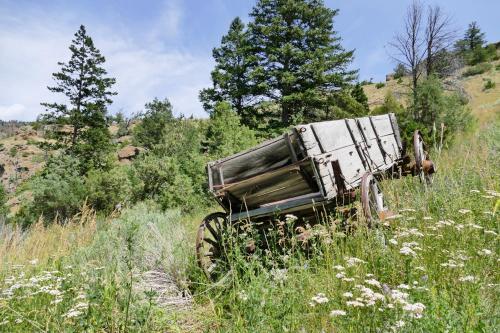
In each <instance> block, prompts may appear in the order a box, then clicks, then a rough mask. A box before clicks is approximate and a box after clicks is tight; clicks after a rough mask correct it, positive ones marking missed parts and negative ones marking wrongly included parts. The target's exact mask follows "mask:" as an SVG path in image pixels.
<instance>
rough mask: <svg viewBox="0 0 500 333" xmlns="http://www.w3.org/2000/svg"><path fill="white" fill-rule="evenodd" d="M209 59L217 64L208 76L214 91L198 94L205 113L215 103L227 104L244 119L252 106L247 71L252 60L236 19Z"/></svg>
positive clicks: (246, 40) (245, 33) (238, 20)
mask: <svg viewBox="0 0 500 333" xmlns="http://www.w3.org/2000/svg"><path fill="white" fill-rule="evenodd" d="M212 55H213V57H214V60H215V63H216V64H215V68H214V70H213V71H212V73H211V77H212V82H213V87H211V88H206V89H203V90H202V91H201V92H200V100H201V102H202V103H203V106H204V108H205V110H207V111H208V112H212V111H213V110H214V108H215V105H216V104H217V103H219V102H222V101H226V102H228V103H230V104H231V107H232V108H233V109H234V110H235V111H236V112H237V113H238V115H240V116H243V115H244V113H245V111H246V110H247V109H248V107H249V106H250V105H251V94H250V86H251V84H250V81H251V79H250V77H249V67H250V64H251V63H252V60H253V59H254V58H255V57H253V56H252V54H251V49H250V45H249V42H248V33H247V31H246V30H245V24H244V23H243V22H242V21H241V19H240V18H239V17H236V18H235V19H234V20H233V21H232V22H231V25H230V27H229V31H228V33H227V35H225V36H223V37H222V42H221V46H220V47H218V48H214V50H213V52H212Z"/></svg>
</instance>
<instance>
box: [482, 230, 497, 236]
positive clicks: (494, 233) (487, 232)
mask: <svg viewBox="0 0 500 333" xmlns="http://www.w3.org/2000/svg"><path fill="white" fill-rule="evenodd" d="M484 233H485V234H488V235H493V236H496V235H497V233H496V232H494V231H493V230H485V231H484Z"/></svg>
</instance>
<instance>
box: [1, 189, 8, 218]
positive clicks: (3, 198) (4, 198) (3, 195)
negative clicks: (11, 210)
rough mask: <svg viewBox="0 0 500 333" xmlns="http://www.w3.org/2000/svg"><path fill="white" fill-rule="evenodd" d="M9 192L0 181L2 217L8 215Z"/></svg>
mask: <svg viewBox="0 0 500 333" xmlns="http://www.w3.org/2000/svg"><path fill="white" fill-rule="evenodd" d="M6 203H7V193H6V192H5V189H4V187H3V184H2V183H1V182H0V219H1V218H2V217H3V216H5V215H7V206H6V205H5V204H6Z"/></svg>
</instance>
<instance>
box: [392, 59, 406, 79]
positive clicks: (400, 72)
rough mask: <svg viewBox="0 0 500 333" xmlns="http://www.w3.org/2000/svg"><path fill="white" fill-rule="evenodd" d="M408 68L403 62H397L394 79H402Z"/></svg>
mask: <svg viewBox="0 0 500 333" xmlns="http://www.w3.org/2000/svg"><path fill="white" fill-rule="evenodd" d="M407 72H408V71H407V70H406V68H405V66H404V65H403V64H401V63H399V64H397V66H396V68H394V79H395V80H398V79H401V78H402V77H403V76H405V75H406V74H407Z"/></svg>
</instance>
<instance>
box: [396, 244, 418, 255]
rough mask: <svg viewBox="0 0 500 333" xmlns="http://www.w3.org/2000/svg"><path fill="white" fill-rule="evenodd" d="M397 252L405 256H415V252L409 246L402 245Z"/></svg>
mask: <svg viewBox="0 0 500 333" xmlns="http://www.w3.org/2000/svg"><path fill="white" fill-rule="evenodd" d="M399 253H401V254H404V255H405V256H412V257H415V256H416V255H417V253H416V252H415V251H413V250H412V249H411V248H410V247H407V246H403V247H402V248H401V249H400V250H399Z"/></svg>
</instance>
